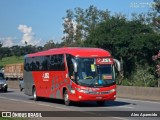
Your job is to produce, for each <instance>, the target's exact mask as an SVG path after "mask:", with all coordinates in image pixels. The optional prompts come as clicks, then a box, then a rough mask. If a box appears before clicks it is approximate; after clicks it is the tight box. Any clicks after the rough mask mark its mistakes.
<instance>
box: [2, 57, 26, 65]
mask: <svg viewBox="0 0 160 120" xmlns="http://www.w3.org/2000/svg"><path fill="white" fill-rule="evenodd" d="M14 63H23V56H21V57H17V56H11V57H5V58H2V60H0V66H5V65H7V64H14Z"/></svg>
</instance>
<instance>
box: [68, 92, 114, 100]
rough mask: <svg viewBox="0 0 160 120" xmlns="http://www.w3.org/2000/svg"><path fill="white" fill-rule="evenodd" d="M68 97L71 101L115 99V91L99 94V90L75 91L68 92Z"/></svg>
mask: <svg viewBox="0 0 160 120" xmlns="http://www.w3.org/2000/svg"><path fill="white" fill-rule="evenodd" d="M69 99H70V100H71V101H108V100H115V99H116V91H113V92H110V93H106V94H101V92H95V94H94V93H92V94H90V93H82V92H76V94H72V93H71V94H70V96H69Z"/></svg>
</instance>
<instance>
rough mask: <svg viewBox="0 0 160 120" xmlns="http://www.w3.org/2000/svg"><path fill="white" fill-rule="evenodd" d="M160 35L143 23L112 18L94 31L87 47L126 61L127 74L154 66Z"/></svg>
mask: <svg viewBox="0 0 160 120" xmlns="http://www.w3.org/2000/svg"><path fill="white" fill-rule="evenodd" d="M159 44H160V35H159V34H157V33H156V32H154V30H153V29H152V28H151V27H150V26H148V25H146V24H144V23H143V22H142V21H141V20H138V19H135V20H132V21H129V20H126V18H125V17H124V16H121V17H119V16H112V17H111V18H110V19H108V20H106V21H105V22H102V23H100V24H99V25H98V26H97V27H96V29H95V30H93V31H91V33H90V34H89V36H88V38H87V40H86V41H85V45H86V46H92V47H100V48H103V49H106V50H109V51H110V52H111V53H112V55H113V56H114V57H116V58H119V59H120V58H122V59H123V61H124V67H125V68H124V69H125V73H126V74H128V73H130V74H131V72H132V71H133V70H134V69H136V68H137V67H138V66H137V65H140V64H141V65H144V64H150V63H152V60H151V59H148V58H151V57H152V55H154V53H155V51H157V50H159V47H160V46H159Z"/></svg>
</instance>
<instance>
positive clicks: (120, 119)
mask: <svg viewBox="0 0 160 120" xmlns="http://www.w3.org/2000/svg"><path fill="white" fill-rule="evenodd" d="M112 118H115V119H119V120H129V119H126V118H121V117H112Z"/></svg>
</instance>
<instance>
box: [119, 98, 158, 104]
mask: <svg viewBox="0 0 160 120" xmlns="http://www.w3.org/2000/svg"><path fill="white" fill-rule="evenodd" d="M119 99H121V100H129V101H137V102H147V103H154V104H160V102H154V101H146V100H134V99H127V98H119Z"/></svg>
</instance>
